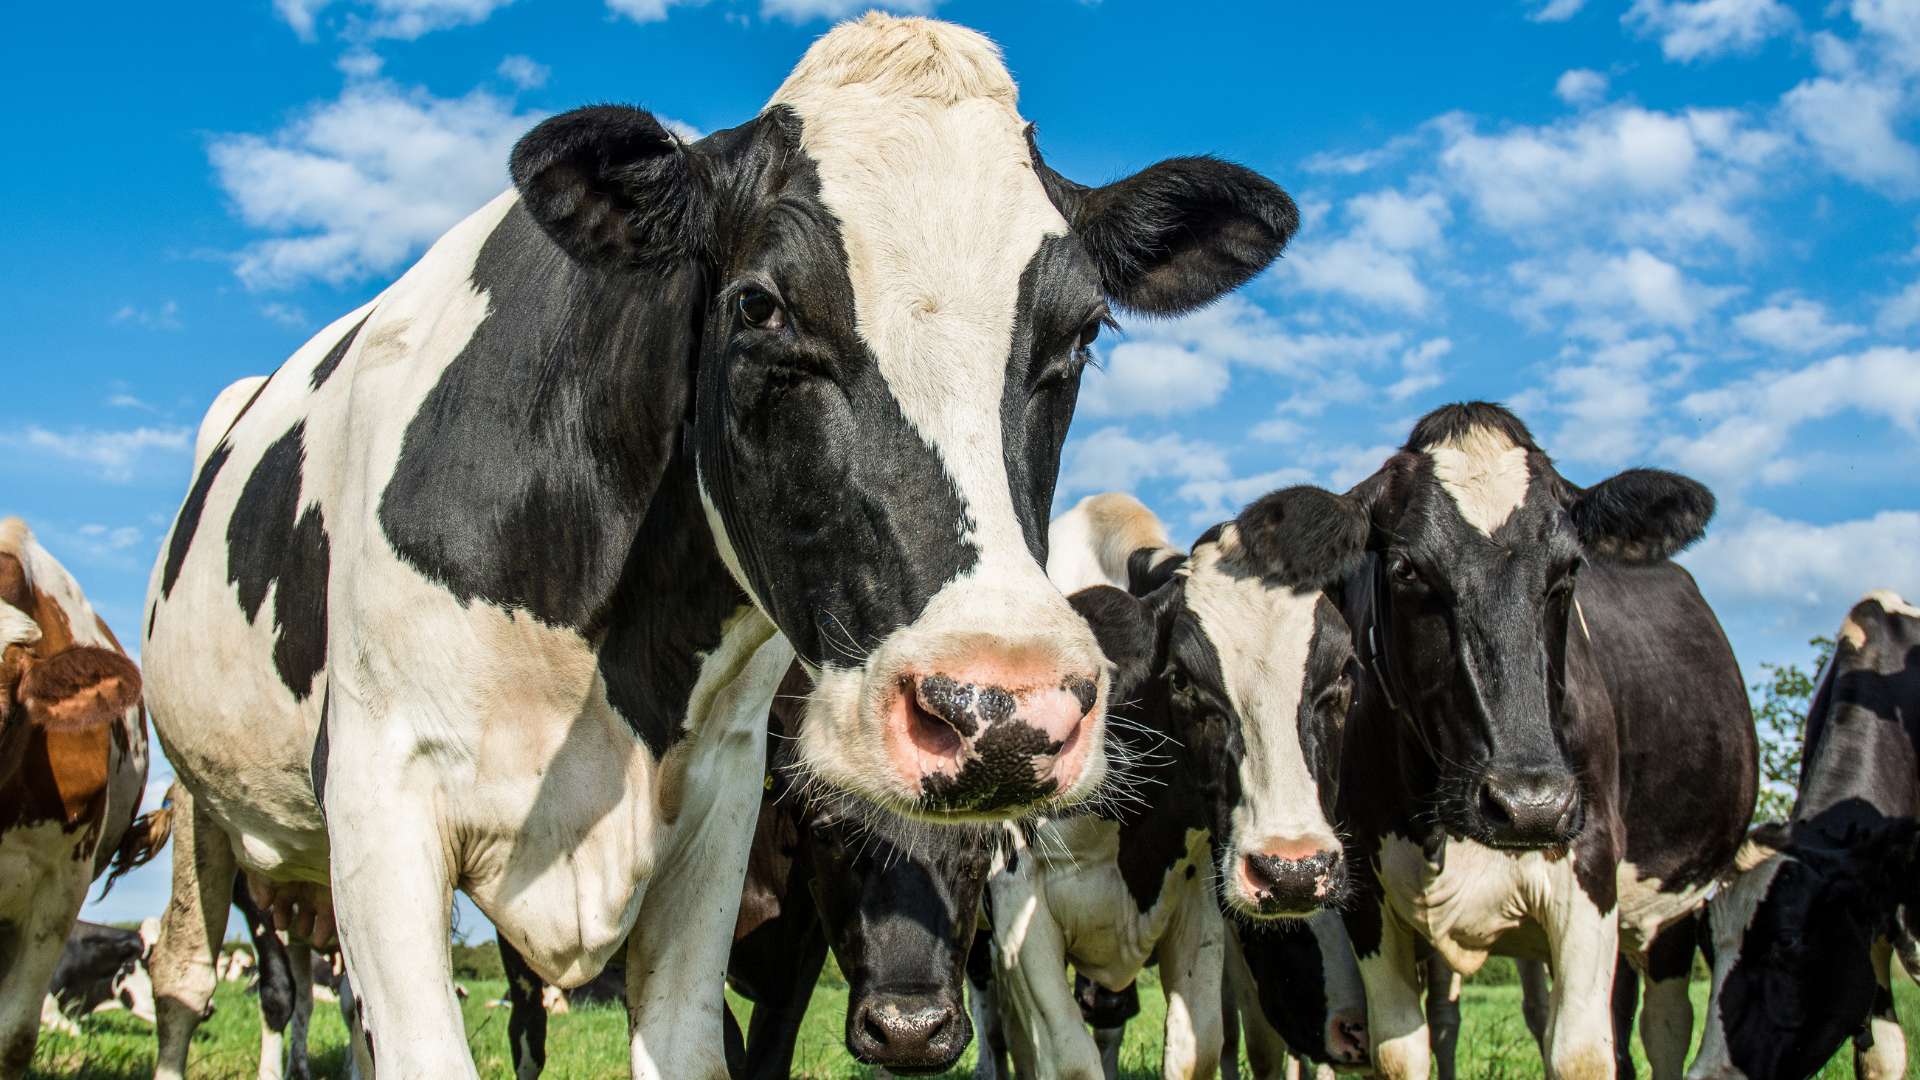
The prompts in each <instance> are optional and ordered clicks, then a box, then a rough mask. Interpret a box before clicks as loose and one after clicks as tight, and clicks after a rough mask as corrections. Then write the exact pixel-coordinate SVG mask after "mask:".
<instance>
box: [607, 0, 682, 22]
mask: <svg viewBox="0 0 1920 1080" xmlns="http://www.w3.org/2000/svg"><path fill="white" fill-rule="evenodd" d="M706 2H707V0H607V10H609V11H611V12H613V13H614V14H615V15H624V16H626V17H627V18H629V19H632V20H633V21H634V22H641V23H646V22H659V21H660V20H662V19H664V18H666V17H667V14H668V12H669V11H670V10H671V9H673V8H675V7H702V6H704V5H705V4H706Z"/></svg>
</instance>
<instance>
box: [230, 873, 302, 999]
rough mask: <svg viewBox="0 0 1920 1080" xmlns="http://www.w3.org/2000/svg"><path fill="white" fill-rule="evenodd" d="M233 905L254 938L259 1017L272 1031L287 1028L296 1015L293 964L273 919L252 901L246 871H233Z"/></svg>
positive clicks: (248, 933)
mask: <svg viewBox="0 0 1920 1080" xmlns="http://www.w3.org/2000/svg"><path fill="white" fill-rule="evenodd" d="M233 906H234V907H237V908H239V909H240V914H241V915H242V916H243V917H244V918H245V919H246V921H247V935H248V936H249V937H251V938H252V939H253V958H254V961H255V964H254V967H255V971H256V972H257V975H258V978H259V981H260V1020H261V1022H262V1023H264V1024H265V1025H266V1026H267V1028H268V1029H269V1030H271V1031H285V1030H286V1028H287V1021H289V1020H291V1019H293V1005H294V1000H293V998H294V995H293V964H292V962H291V961H290V960H289V958H288V956H287V946H286V944H285V943H284V942H282V941H281V940H280V935H279V934H278V933H275V932H274V928H273V919H272V917H271V916H269V915H268V914H267V913H266V912H265V911H262V910H261V909H260V907H259V905H257V904H255V903H254V902H253V894H252V893H251V892H248V891H247V876H246V874H245V873H238V874H235V875H234V879H233Z"/></svg>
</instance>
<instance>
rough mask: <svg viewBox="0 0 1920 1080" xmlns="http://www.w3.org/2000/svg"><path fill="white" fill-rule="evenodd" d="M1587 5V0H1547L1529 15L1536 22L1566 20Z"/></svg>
mask: <svg viewBox="0 0 1920 1080" xmlns="http://www.w3.org/2000/svg"><path fill="white" fill-rule="evenodd" d="M1586 6H1587V0H1547V2H1546V3H1545V4H1542V5H1541V6H1540V9H1539V10H1537V11H1535V12H1533V13H1532V14H1531V15H1528V16H1527V18H1529V19H1532V20H1533V21H1534V22H1566V21H1567V20H1568V19H1571V18H1573V17H1574V16H1575V15H1578V14H1579V13H1580V9H1581V8H1583V7H1586Z"/></svg>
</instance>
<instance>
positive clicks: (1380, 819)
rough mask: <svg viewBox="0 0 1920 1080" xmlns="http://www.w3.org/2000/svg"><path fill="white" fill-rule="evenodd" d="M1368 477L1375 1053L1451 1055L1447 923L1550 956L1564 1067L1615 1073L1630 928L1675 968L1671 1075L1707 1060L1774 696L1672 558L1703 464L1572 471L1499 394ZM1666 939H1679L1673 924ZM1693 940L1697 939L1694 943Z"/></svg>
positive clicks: (1652, 1043) (1346, 599)
mask: <svg viewBox="0 0 1920 1080" xmlns="http://www.w3.org/2000/svg"><path fill="white" fill-rule="evenodd" d="M1345 498H1346V499H1347V500H1349V501H1350V503H1351V504H1352V505H1353V506H1354V507H1356V508H1358V509H1359V510H1361V511H1362V512H1364V513H1365V514H1366V516H1367V519H1368V521H1369V523H1370V526H1369V527H1370V535H1369V539H1368V547H1369V551H1370V555H1369V557H1368V559H1367V560H1366V561H1365V563H1364V565H1363V567H1362V568H1361V569H1360V570H1359V571H1357V572H1356V573H1354V574H1353V575H1351V576H1350V577H1349V578H1348V580H1347V581H1346V583H1345V588H1344V590H1343V607H1344V610H1345V613H1346V616H1347V619H1348V621H1349V623H1350V624H1351V625H1352V627H1353V629H1354V636H1355V639H1356V641H1357V642H1358V645H1359V649H1360V652H1361V660H1362V666H1363V667H1364V669H1365V671H1364V676H1363V678H1362V679H1361V687H1360V692H1359V694H1358V697H1357V700H1356V704H1355V706H1354V710H1353V715H1352V718H1351V719H1350V720H1349V722H1348V727H1347V734H1346V740H1345V746H1346V748H1347V751H1348V752H1347V753H1346V754H1344V755H1343V757H1342V758H1341V761H1340V775H1341V779H1340V784H1339V820H1340V823H1341V825H1342V827H1343V828H1344V829H1345V830H1346V831H1347V835H1348V837H1349V841H1348V851H1349V853H1350V858H1351V859H1353V860H1354V861H1355V862H1356V863H1357V864H1358V865H1360V866H1364V867H1366V868H1367V871H1368V872H1365V873H1360V874H1356V875H1355V876H1356V877H1357V878H1358V879H1359V882H1360V885H1361V886H1362V887H1361V888H1360V889H1359V890H1358V892H1357V895H1356V897H1355V899H1354V901H1353V903H1352V905H1351V907H1350V908H1349V910H1348V911H1347V925H1348V929H1349V931H1350V933H1351V935H1352V937H1353V942H1354V948H1355V952H1356V953H1357V955H1358V956H1359V960H1360V969H1361V973H1362V976H1363V981H1364V983H1365V986H1366V996H1367V1011H1368V1031H1369V1036H1370V1038H1371V1041H1372V1050H1373V1053H1372V1059H1373V1065H1374V1067H1375V1068H1376V1069H1377V1070H1379V1071H1380V1072H1381V1073H1382V1074H1383V1075H1385V1076H1387V1077H1389V1078H1395V1080H1403V1078H1410V1077H1419V1078H1424V1077H1426V1076H1427V1073H1428V1062H1429V1057H1430V1051H1429V1046H1428V1031H1427V1025H1426V1019H1425V1017H1424V1015H1423V1013H1422V1009H1421V979H1420V975H1419V968H1420V956H1421V953H1422V952H1423V948H1422V943H1423V942H1424V943H1430V944H1431V945H1432V947H1433V948H1434V949H1435V950H1436V951H1437V952H1438V953H1439V954H1440V955H1441V956H1442V957H1443V958H1444V959H1445V960H1446V961H1447V963H1449V964H1450V965H1451V966H1452V967H1453V968H1455V969H1456V970H1458V971H1461V972H1463V973H1471V972H1473V971H1474V970H1476V969H1477V968H1478V967H1479V966H1480V964H1481V963H1482V962H1483V961H1484V959H1485V958H1486V956H1487V955H1488V954H1489V953H1492V952H1500V953H1506V954H1513V955H1519V956H1523V957H1531V958H1535V959H1549V960H1551V962H1552V966H1553V970H1554V974H1555V977H1556V980H1557V984H1556V986H1555V990H1554V994H1553V999H1552V1001H1551V1002H1550V1008H1549V1014H1548V1017H1547V1023H1546V1045H1545V1057H1546V1060H1547V1063H1548V1070H1549V1072H1550V1074H1552V1075H1555V1076H1558V1077H1563V1078H1583V1077H1602V1076H1606V1077H1611V1076H1612V1075H1613V1074H1614V1071H1615V1068H1616V1060H1615V1037H1614V1032H1613V1025H1612V1023H1611V1021H1610V1017H1611V1015H1612V1010H1611V1009H1610V1008H1609V1004H1610V1001H1611V998H1612V992H1613V976H1614V969H1615V959H1616V953H1621V954H1624V955H1625V956H1626V957H1627V958H1628V959H1629V960H1630V961H1631V963H1632V965H1633V966H1634V967H1635V968H1637V969H1640V970H1641V971H1643V972H1645V973H1647V974H1648V975H1649V985H1648V990H1647V994H1648V1001H1647V1007H1646V1015H1645V1016H1644V1018H1643V1028H1642V1031H1643V1036H1644V1037H1645V1039H1646V1042H1647V1044H1648V1048H1649V1053H1648V1056H1649V1058H1650V1059H1651V1060H1652V1063H1653V1065H1654V1074H1655V1076H1656V1077H1659V1078H1661V1080H1665V1078H1668V1077H1676V1076H1678V1075H1679V1074H1680V1071H1681V1069H1682V1068H1683V1066H1684V1064H1685V1057H1686V1045H1687V1035H1688V1031H1689V1029H1690V1025H1691V1006H1690V1005H1689V1004H1688V1001H1687V998H1686V978H1685V976H1686V971H1687V968H1686V966H1685V965H1684V963H1677V964H1676V963H1669V962H1668V961H1669V960H1670V959H1672V958H1679V959H1681V960H1684V959H1686V958H1688V957H1690V956H1691V953H1692V947H1693V946H1692V941H1691V936H1690V935H1691V934H1692V931H1693V926H1694V920H1693V915H1694V913H1695V911H1696V910H1697V909H1698V908H1699V906H1700V905H1702V904H1703V903H1704V902H1705V898H1706V896H1707V895H1708V893H1709V891H1710V890H1711V888H1712V887H1713V885H1714V883H1715V882H1716V881H1717V879H1718V878H1719V876H1720V875H1721V874H1722V873H1723V872H1724V871H1725V870H1726V869H1727V868H1729V867H1730V866H1731V865H1732V863H1733V857H1734V854H1735V852H1736V851H1737V850H1738V849H1739V846H1740V842H1741V839H1742V837H1743V836H1744V834H1745V829H1746V824H1747V821H1748V820H1749V818H1750V816H1751V814H1752V810H1753V801H1754V795H1755V760H1756V754H1757V750H1756V739H1755V735H1754V729H1753V720H1752V716H1751V713H1750V711H1749V708H1748V705H1747V700H1746V695H1745V692H1744V690H1743V688H1742V685H1741V680H1740V672H1739V668H1738V666H1737V665H1736V663H1735V662H1734V658H1733V653H1732V650H1731V649H1730V648H1729V647H1728V645H1727V641H1726V637H1725V635H1724V633H1722V631H1721V629H1720V626H1719V624H1718V622H1717V621H1716V620H1715V619H1714V617H1713V613H1712V612H1711V611H1710V610H1709V609H1708V607H1707V605H1706V603H1705V601H1704V600H1702V599H1701V597H1700V594H1699V591H1698V589H1697V588H1696V587H1695V586H1694V583H1693V580H1692V578H1691V577H1689V576H1688V574H1687V573H1686V571H1684V570H1682V569H1681V568H1680V567H1678V566H1677V565H1675V564H1673V563H1672V562H1670V561H1669V557H1670V556H1672V555H1673V554H1675V553H1676V552H1678V551H1680V550H1681V549H1682V548H1684V547H1686V546H1687V545H1688V544H1690V543H1692V542H1693V541H1694V540H1696V539H1697V538H1698V537H1699V536H1700V534H1701V532H1702V531H1703V530H1704V528H1705V526H1706V523H1707V520H1708V518H1709V517H1710V516H1711V514H1712V511H1713V498H1712V496H1711V495H1710V494H1709V493H1708V492H1707V491H1706V489H1704V488H1702V487H1701V486H1700V485H1698V484H1696V483H1694V482H1693V481H1691V480H1687V479H1685V478H1683V477H1679V476H1675V475H1672V474H1670V473H1663V472H1655V471H1651V470H1638V469H1636V470H1630V471H1628V472H1624V473H1621V474H1619V475H1617V476H1615V477H1612V478H1611V479H1608V480H1606V481H1604V482H1602V483H1600V484H1597V485H1595V486H1593V487H1591V488H1584V489H1583V488H1580V487H1578V486H1576V485H1574V484H1572V483H1571V482H1569V481H1567V480H1566V479H1565V478H1563V477H1562V476H1561V475H1560V474H1559V473H1558V472H1557V471H1556V470H1555V469H1554V467H1553V463H1552V461H1551V460H1550V459H1549V458H1548V457H1547V455H1546V454H1545V453H1544V452H1542V451H1541V450H1540V448H1539V447H1538V446H1537V445H1536V444H1535V443H1534V440H1533V437H1532V435H1531V433H1529V432H1528V431H1527V429H1526V427H1525V425H1523V424H1522V423H1521V422H1520V421H1519V419H1518V418H1516V417H1515V416H1514V415H1513V414H1512V413H1510V412H1508V411H1507V410H1505V409H1503V408H1500V407H1499V406H1495V405H1489V404H1486V403H1473V404H1466V405H1451V406H1447V407H1445V408H1442V409H1439V410H1437V411H1435V412H1433V413H1431V414H1429V415H1428V416H1426V417H1424V418H1423V419H1421V420H1420V421H1419V423H1418V424H1417V425H1416V426H1415V427H1414V429H1413V433H1412V435H1411V437H1410V438H1409V439H1408V440H1407V443H1406V445H1405V446H1404V447H1403V448H1402V449H1401V450H1400V451H1399V452H1397V453H1396V454H1394V455H1393V456H1392V457H1391V458H1390V459H1389V460H1388V461H1387V462H1386V463H1385V464H1384V465H1383V466H1382V467H1381V469H1380V470H1379V471H1378V472H1376V473H1375V474H1374V475H1373V476H1371V477H1369V478H1368V479H1366V480H1365V481H1362V482H1361V483H1360V484H1359V485H1358V486H1356V487H1355V488H1354V489H1353V490H1352V491H1350V492H1349V493H1348V494H1347V495H1346V496H1345ZM1663 937H1665V938H1666V939H1667V940H1666V941H1665V942H1662V941H1661V940H1659V939H1662V938H1663ZM1676 942H1677V943H1676Z"/></svg>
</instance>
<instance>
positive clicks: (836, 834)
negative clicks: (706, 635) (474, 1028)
mask: <svg viewBox="0 0 1920 1080" xmlns="http://www.w3.org/2000/svg"><path fill="white" fill-rule="evenodd" d="M805 691H806V679H805V676H804V673H803V672H801V671H800V669H799V668H798V667H797V666H796V667H795V668H794V669H793V670H792V671H791V672H790V673H789V674H788V677H787V681H786V682H785V683H784V684H783V685H782V687H781V693H780V695H779V696H777V697H776V699H775V704H774V709H773V717H772V720H773V723H772V728H771V733H772V734H773V735H774V736H775V737H776V740H775V742H774V744H773V750H772V751H771V752H770V757H771V758H772V763H773V768H771V769H770V770H769V771H768V773H767V784H766V789H765V792H764V794H763V795H762V796H761V800H760V816H759V822H758V824H757V825H756V827H755V830H754V837H753V848H752V850H751V852H749V854H748V856H747V874H746V882H745V885H744V886H743V888H742V890H741V897H740V909H739V916H738V919H737V921H736V923H735V926H734V938H733V950H732V952H731V953H730V954H729V956H728V958H727V981H728V983H729V984H731V985H732V986H733V987H734V989H735V990H736V991H738V992H739V993H740V994H741V995H742V996H744V997H746V998H747V999H748V1000H750V1001H752V1002H753V1018H752V1021H751V1022H750V1024H749V1027H748V1029H747V1032H746V1036H745V1038H744V1039H742V1038H740V1035H739V1032H738V1031H737V1030H736V1029H735V1027H734V1025H733V1024H732V1023H731V1015H730V1014H729V1016H728V1018H727V1019H728V1020H729V1023H728V1031H727V1036H728V1040H729V1047H728V1053H729V1057H730V1059H731V1060H730V1065H731V1067H732V1068H733V1071H734V1075H736V1076H742V1077H747V1078H757V1080H773V1078H777V1077H785V1076H787V1075H788V1074H789V1073H790V1072H791V1070H792V1066H793V1054H794V1048H795V1045H796V1043H797V1041H798V1038H799V1035H800V1028H801V1025H802V1023H803V1021H804V1020H805V1018H806V1012H807V1005H808V1003H809V1002H810V1001H811V1000H812V998H813V990H814V985H815V983H816V982H817V981H818V980H819V976H820V970H821V968H822V966H823V965H824V964H825V961H826V956H827V952H828V950H829V949H831V950H832V951H833V954H834V958H835V960H836V961H837V962H838V964H839V967H840V971H841V973H842V974H843V975H844V976H845V978H846V980H847V1011H846V1027H845V1041H846V1046H847V1050H848V1052H849V1053H851V1054H852V1055H853V1056H854V1058H855V1059H856V1060H858V1061H860V1062H863V1063H865V1064H869V1065H877V1066H881V1067H883V1068H887V1069H893V1070H898V1071H903V1072H915V1073H918V1072H926V1071H938V1070H941V1069H945V1068H947V1067H948V1066H950V1065H952V1064H953V1062H954V1061H955V1060H957V1059H958V1058H959V1056H960V1054H961V1053H962V1052H963V1051H964V1050H965V1049H966V1048H967V1042H968V1039H969V1038H970V1037H971V1034H972V1032H971V1027H970V1024H969V1022H968V1018H967V1014H966V1008H965V1004H964V1002H963V1000H962V984H963V980H964V974H965V962H966V958H967V952H968V949H969V947H970V946H971V945H972V942H973V939H974V933H975V927H976V926H977V924H978V922H979V912H980V896H981V892H982V891H983V889H984V887H985V884H986V876H987V869H988V865H989V863H990V861H991V859H992V856H993V852H994V848H995V845H996V843H997V838H998V835H999V834H998V832H997V830H991V829H987V828H984V827H979V826H946V827H937V826H932V825H928V824H925V823H921V822H914V821H910V820H907V819H904V818H900V817H897V816H895V815H892V814H886V813H879V812H875V811H873V810H872V809H871V808H869V807H867V806H865V804H862V803H858V802H854V801H851V800H849V799H847V798H846V797H845V796H829V797H827V798H824V799H816V798H809V797H808V795H807V794H806V792H805V791H804V790H803V786H804V776H800V777H796V776H795V775H794V774H793V773H792V772H791V769H790V766H791V762H790V761H786V760H783V759H786V758H790V757H791V755H790V754H789V753H788V751H787V747H789V746H790V745H791V742H790V741H789V740H790V739H791V738H792V735H793V733H794V732H795V731H796V730H797V729H798V726H799V722H800V716H799V715H798V714H799V709H798V708H797V707H796V706H797V704H798V702H800V701H802V700H804V694H805ZM500 952H501V956H502V959H503V960H504V961H505V964H506V968H507V979H508V998H509V1001H510V1004H511V1005H512V1015H511V1019H510V1020H509V1023H508V1027H507V1031H508V1042H509V1046H510V1048H511V1050H512V1055H513V1062H514V1072H515V1075H516V1076H517V1077H518V1078H519V1080H531V1078H532V1077H534V1076H538V1075H539V1074H540V1071H541V1069H542V1068H543V1067H544V1065H545V1061H546V1022H545V1016H546V1014H545V1010H544V1008H543V1007H542V998H543V993H544V991H545V990H546V984H545V983H544V982H543V981H541V979H540V977H539V975H538V974H537V973H535V972H534V971H533V970H532V969H531V968H529V967H528V966H527V964H526V961H525V960H524V959H522V958H521V956H520V955H519V953H518V952H517V951H516V950H515V949H514V948H513V946H512V944H511V943H509V942H507V941H505V940H504V939H503V940H502V941H501V942H500ZM603 981H604V980H595V982H593V983H589V984H588V985H589V986H593V985H596V984H597V983H600V982H603ZM574 997H575V999H576V1000H577V994H576V995H574Z"/></svg>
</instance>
